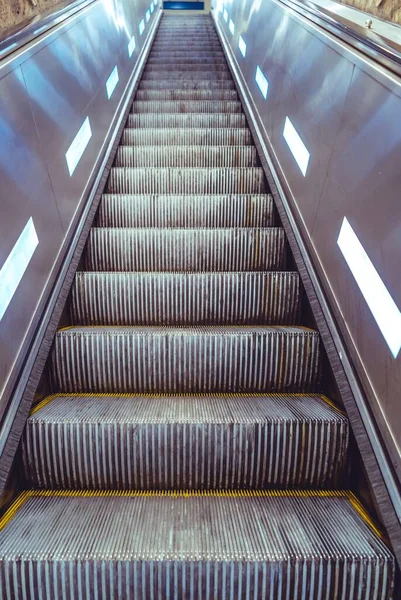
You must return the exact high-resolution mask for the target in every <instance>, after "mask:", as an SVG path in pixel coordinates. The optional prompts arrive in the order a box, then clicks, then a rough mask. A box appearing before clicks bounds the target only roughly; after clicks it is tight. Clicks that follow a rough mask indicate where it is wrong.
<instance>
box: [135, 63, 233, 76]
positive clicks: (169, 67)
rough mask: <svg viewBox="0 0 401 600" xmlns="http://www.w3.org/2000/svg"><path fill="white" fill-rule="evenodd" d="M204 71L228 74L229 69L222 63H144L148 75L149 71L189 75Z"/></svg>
mask: <svg viewBox="0 0 401 600" xmlns="http://www.w3.org/2000/svg"><path fill="white" fill-rule="evenodd" d="M205 69H207V70H208V71H211V72H213V71H215V72H222V73H224V72H225V73H228V72H229V69H228V67H227V64H224V63H211V64H208V65H207V66H206V65H205V63H204V62H202V63H200V64H198V63H190V64H187V63H182V62H178V61H176V62H174V63H169V62H164V63H161V62H157V63H156V64H153V63H149V62H147V63H146V72H147V73H150V72H151V71H157V72H159V73H160V71H164V72H168V71H171V72H174V73H175V72H178V71H179V72H181V73H182V72H183V71H190V72H191V73H194V72H196V71H205Z"/></svg>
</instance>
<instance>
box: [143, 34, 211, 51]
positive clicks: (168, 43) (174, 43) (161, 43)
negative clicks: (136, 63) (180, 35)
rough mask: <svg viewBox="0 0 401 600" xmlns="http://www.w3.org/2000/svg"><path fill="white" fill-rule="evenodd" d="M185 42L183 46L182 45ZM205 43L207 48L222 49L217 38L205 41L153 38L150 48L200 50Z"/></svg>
mask: <svg viewBox="0 0 401 600" xmlns="http://www.w3.org/2000/svg"><path fill="white" fill-rule="evenodd" d="M184 44H185V46H184ZM205 45H207V48H208V50H210V51H213V50H222V47H221V44H220V42H219V41H218V40H216V39H215V40H207V42H206V43H205V42H204V41H203V40H195V41H191V40H190V39H188V37H187V39H186V40H185V42H183V41H181V40H175V39H174V38H173V39H170V40H157V39H156V40H155V41H154V42H153V44H152V50H172V49H174V48H180V49H182V48H184V47H185V48H187V49H188V50H193V51H196V50H199V51H200V52H201V51H202V50H204V48H205Z"/></svg>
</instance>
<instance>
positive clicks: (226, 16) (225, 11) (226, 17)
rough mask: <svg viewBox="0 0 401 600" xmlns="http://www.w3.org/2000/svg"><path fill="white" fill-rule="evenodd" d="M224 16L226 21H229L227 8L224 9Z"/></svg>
mask: <svg viewBox="0 0 401 600" xmlns="http://www.w3.org/2000/svg"><path fill="white" fill-rule="evenodd" d="M223 17H224V20H225V22H226V23H227V21H228V12H227V10H226V9H224V11H223Z"/></svg>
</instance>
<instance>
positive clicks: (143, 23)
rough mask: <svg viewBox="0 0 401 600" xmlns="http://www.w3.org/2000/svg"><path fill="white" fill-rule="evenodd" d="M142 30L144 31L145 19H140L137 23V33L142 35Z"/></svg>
mask: <svg viewBox="0 0 401 600" xmlns="http://www.w3.org/2000/svg"><path fill="white" fill-rule="evenodd" d="M144 31H145V21H144V20H143V19H142V21H141V22H140V23H139V35H142V34H143V32H144Z"/></svg>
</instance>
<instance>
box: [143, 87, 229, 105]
mask: <svg viewBox="0 0 401 600" xmlns="http://www.w3.org/2000/svg"><path fill="white" fill-rule="evenodd" d="M135 100H142V101H144V100H153V101H158V102H161V101H165V100H166V101H171V100H238V94H237V92H236V91H235V90H180V89H176V90H138V91H137V93H136V95H135Z"/></svg>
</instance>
